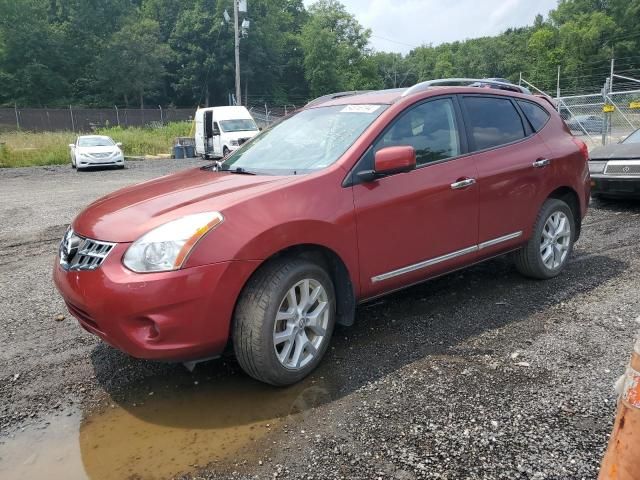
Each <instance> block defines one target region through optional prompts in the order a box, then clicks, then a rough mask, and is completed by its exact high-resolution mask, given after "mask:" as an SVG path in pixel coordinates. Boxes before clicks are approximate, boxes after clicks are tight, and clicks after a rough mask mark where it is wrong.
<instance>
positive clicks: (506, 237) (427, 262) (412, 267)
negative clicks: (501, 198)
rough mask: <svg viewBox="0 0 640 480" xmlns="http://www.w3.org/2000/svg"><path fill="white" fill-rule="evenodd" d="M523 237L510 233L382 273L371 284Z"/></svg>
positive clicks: (519, 234)
mask: <svg viewBox="0 0 640 480" xmlns="http://www.w3.org/2000/svg"><path fill="white" fill-rule="evenodd" d="M521 235H522V231H520V232H514V233H510V234H509V235H504V236H502V237H498V238H494V239H493V240H487V241H486V242H482V243H481V244H479V245H473V246H471V247H467V248H463V249H462V250H456V251H455V252H451V253H447V254H445V255H441V256H439V257H435V258H430V259H429V260H424V261H422V262H419V263H414V264H413V265H407V266H406V267H402V268H399V269H397V270H392V271H390V272H387V273H381V274H380V275H376V276H375V277H372V278H371V282H373V283H377V282H382V281H384V280H389V279H390V278H394V277H398V276H400V275H405V274H407V273H411V272H415V271H416V270H422V269H423V268H427V267H431V266H433V265H436V264H438V263H442V262H446V261H448V260H453V259H454V258H458V257H462V256H463V255H468V254H470V253H474V252H477V251H480V250H483V249H485V248H489V247H493V246H494V245H498V244H500V243H503V242H508V241H509V240H513V239H515V238H518V237H520V236H521Z"/></svg>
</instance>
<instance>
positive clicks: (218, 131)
mask: <svg viewBox="0 0 640 480" xmlns="http://www.w3.org/2000/svg"><path fill="white" fill-rule="evenodd" d="M213 135H214V136H215V135H220V129H218V128H214V129H213Z"/></svg>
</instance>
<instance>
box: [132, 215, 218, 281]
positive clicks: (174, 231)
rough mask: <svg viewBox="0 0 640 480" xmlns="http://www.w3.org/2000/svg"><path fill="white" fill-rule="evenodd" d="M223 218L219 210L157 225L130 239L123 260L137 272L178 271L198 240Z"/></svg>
mask: <svg viewBox="0 0 640 480" xmlns="http://www.w3.org/2000/svg"><path fill="white" fill-rule="evenodd" d="M223 220H224V217H223V216H222V214H221V213H220V212H205V213H196V214H193V215H187V216H185V217H182V218H179V219H178V220H173V221H171V222H168V223H165V224H164V225H160V226H159V227H156V228H154V229H153V230H151V231H150V232H148V233H146V234H144V235H143V236H142V237H140V238H139V239H138V240H136V241H135V242H133V244H132V245H131V246H130V247H129V249H128V250H127V253H125V255H124V259H123V263H124V265H125V267H127V268H128V269H130V270H133V271H134V272H139V273H143V272H166V271H170V270H177V269H179V268H180V267H181V266H182V264H183V263H184V261H185V260H186V258H187V257H188V256H189V253H190V252H191V250H192V249H193V247H194V246H195V244H196V243H198V240H200V239H201V238H202V237H203V236H204V235H205V234H206V233H207V232H209V231H210V230H212V229H214V228H216V227H217V226H218V225H220V224H221V223H222V221H223Z"/></svg>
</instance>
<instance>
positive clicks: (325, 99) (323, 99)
mask: <svg viewBox="0 0 640 480" xmlns="http://www.w3.org/2000/svg"><path fill="white" fill-rule="evenodd" d="M372 91H373V90H351V91H349V92H336V93H330V94H329V95H323V96H322V97H318V98H315V99H313V100H311V101H310V102H309V103H307V104H306V105H305V108H306V107H313V106H315V105H320V104H321V103H324V102H328V101H330V100H335V99H336V98H342V97H351V96H353V95H360V94H361V93H369V92H372Z"/></svg>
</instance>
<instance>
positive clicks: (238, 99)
mask: <svg viewBox="0 0 640 480" xmlns="http://www.w3.org/2000/svg"><path fill="white" fill-rule="evenodd" d="M233 34H234V38H235V42H236V45H235V51H236V105H242V98H241V93H242V92H241V88H240V34H239V32H238V0H233Z"/></svg>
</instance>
